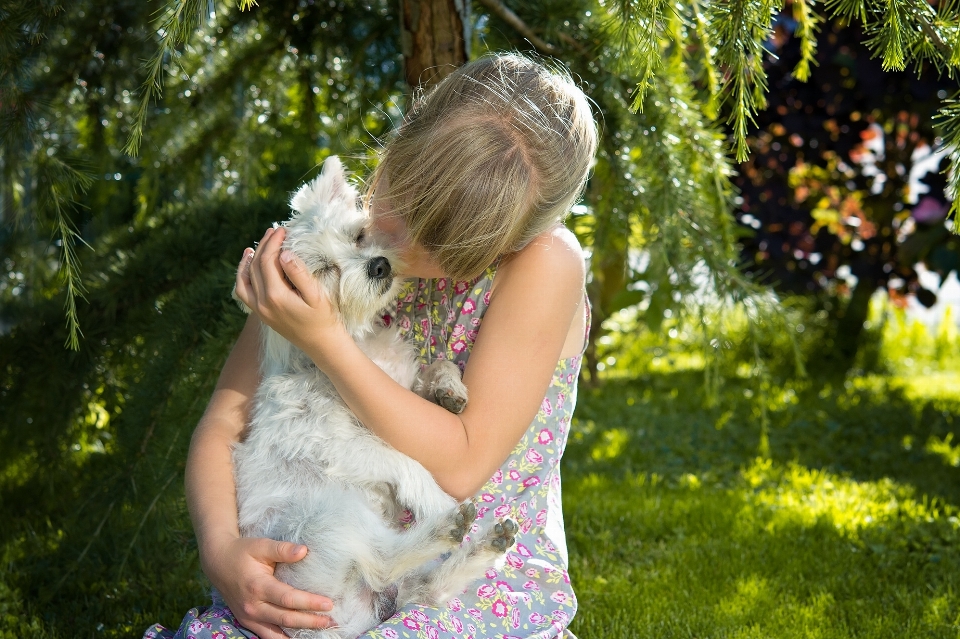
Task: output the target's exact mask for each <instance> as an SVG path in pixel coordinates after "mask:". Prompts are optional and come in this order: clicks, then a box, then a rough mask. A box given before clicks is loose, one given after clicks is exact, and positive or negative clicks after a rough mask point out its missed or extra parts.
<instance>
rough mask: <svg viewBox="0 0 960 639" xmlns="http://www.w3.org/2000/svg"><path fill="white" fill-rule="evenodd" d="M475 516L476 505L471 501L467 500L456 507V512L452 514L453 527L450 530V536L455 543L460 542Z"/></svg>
mask: <svg viewBox="0 0 960 639" xmlns="http://www.w3.org/2000/svg"><path fill="white" fill-rule="evenodd" d="M476 518H477V507H476V506H475V505H474V504H473V502H471V501H468V502H464V503H462V504H460V506H459V507H458V508H457V514H455V515H454V516H453V525H454V527H453V529H452V530H450V538H451V539H453V540H454V541H455V542H457V543H460V542H462V541H463V537H464V535H466V534H467V531H468V530H470V527H471V526H472V525H473V522H474V520H475V519H476Z"/></svg>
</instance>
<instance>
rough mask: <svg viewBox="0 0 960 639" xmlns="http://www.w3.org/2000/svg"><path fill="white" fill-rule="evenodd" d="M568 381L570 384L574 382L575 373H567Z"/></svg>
mask: <svg viewBox="0 0 960 639" xmlns="http://www.w3.org/2000/svg"><path fill="white" fill-rule="evenodd" d="M567 383H568V384H572V383H573V373H567Z"/></svg>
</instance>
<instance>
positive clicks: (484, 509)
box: [477, 506, 490, 519]
mask: <svg viewBox="0 0 960 639" xmlns="http://www.w3.org/2000/svg"><path fill="white" fill-rule="evenodd" d="M488 512H490V509H489V508H487V507H486V506H480V507H479V508H477V519H483V516H484V515H486V514H487V513H488Z"/></svg>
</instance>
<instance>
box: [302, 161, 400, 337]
mask: <svg viewBox="0 0 960 639" xmlns="http://www.w3.org/2000/svg"><path fill="white" fill-rule="evenodd" d="M290 208H292V209H293V212H294V213H293V216H292V217H291V218H290V220H288V221H287V222H286V223H285V226H286V229H287V236H286V238H285V239H284V242H283V247H284V248H286V249H289V250H291V251H293V253H294V254H295V255H296V256H297V257H299V258H300V259H301V260H303V262H304V263H305V264H306V266H307V269H308V270H309V271H310V272H311V273H313V276H314V277H315V278H317V280H318V281H319V282H320V284H321V285H322V287H323V290H324V291H325V293H326V294H327V296H328V297H329V298H330V300H331V301H332V302H333V304H334V306H335V307H336V308H337V310H338V312H339V313H340V317H341V319H342V320H343V323H344V325H345V326H346V328H347V330H348V331H349V332H350V334H351V335H354V336H359V335H361V334H363V333H364V332H366V331H368V330H370V328H371V327H372V325H373V321H374V320H375V318H376V317H377V312H378V311H380V310H381V309H383V308H384V307H386V306H387V304H389V303H390V302H391V301H392V300H393V298H395V297H396V295H397V291H398V289H399V286H400V283H399V281H398V280H397V278H396V276H395V272H394V264H395V263H396V259H397V258H396V255H395V254H394V253H393V252H392V251H391V250H390V249H389V248H387V247H386V246H383V245H380V244H377V243H376V242H375V241H374V238H373V237H372V234H370V233H369V232H368V227H369V225H370V218H369V215H368V212H367V211H366V210H365V209H364V208H362V207H361V206H360V205H359V201H358V194H357V190H356V189H355V188H354V187H353V186H352V185H351V184H350V183H349V182H348V181H347V179H346V176H345V175H344V172H343V165H342V164H340V160H339V159H338V158H337V157H336V156H330V157H329V158H327V159H326V161H325V162H324V163H323V169H322V171H321V173H320V175H319V176H318V177H317V178H315V179H314V180H313V181H312V182H309V183H307V184H305V185H303V186H302V187H300V189H299V190H298V191H297V192H296V193H295V194H294V196H293V198H291V200H290Z"/></svg>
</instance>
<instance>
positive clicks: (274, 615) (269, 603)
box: [204, 537, 333, 639]
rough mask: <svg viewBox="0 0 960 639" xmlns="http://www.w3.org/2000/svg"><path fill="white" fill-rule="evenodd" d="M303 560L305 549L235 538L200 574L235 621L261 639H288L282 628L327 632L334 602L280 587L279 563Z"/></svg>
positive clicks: (211, 558)
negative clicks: (214, 590)
mask: <svg viewBox="0 0 960 639" xmlns="http://www.w3.org/2000/svg"><path fill="white" fill-rule="evenodd" d="M306 555H307V548H306V546H297V545H296V544H292V543H290V542H286V541H275V540H273V539H253V538H248V537H239V538H235V539H232V540H230V541H228V542H226V543H223V544H221V545H220V546H219V547H218V552H217V553H216V554H215V555H214V556H213V557H207V558H205V559H206V561H204V572H205V573H206V574H207V577H209V579H210V581H211V583H213V585H214V586H215V587H216V588H217V590H219V591H220V594H221V595H222V596H223V600H224V601H225V602H226V604H227V606H229V607H230V610H231V612H233V614H234V616H235V617H236V618H237V621H238V622H239V623H240V624H241V625H242V626H243V627H245V628H248V629H250V630H252V631H253V632H255V633H256V634H257V636H259V637H260V638H261V639H288V637H287V635H285V634H284V633H283V630H281V626H282V627H284V628H327V627H329V626H330V625H332V622H331V620H330V617H327V616H324V615H320V614H319V613H321V612H328V611H330V610H332V609H333V602H332V601H330V599H328V598H326V597H321V596H320V595H314V594H311V593H309V592H304V591H303V590H297V589H296V588H294V587H293V586H290V585H288V584H285V583H283V582H281V581H279V580H277V578H276V577H274V576H273V572H274V569H275V567H276V565H277V564H278V563H292V562H295V561H299V560H301V559H303V558H304V557H305V556H306Z"/></svg>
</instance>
